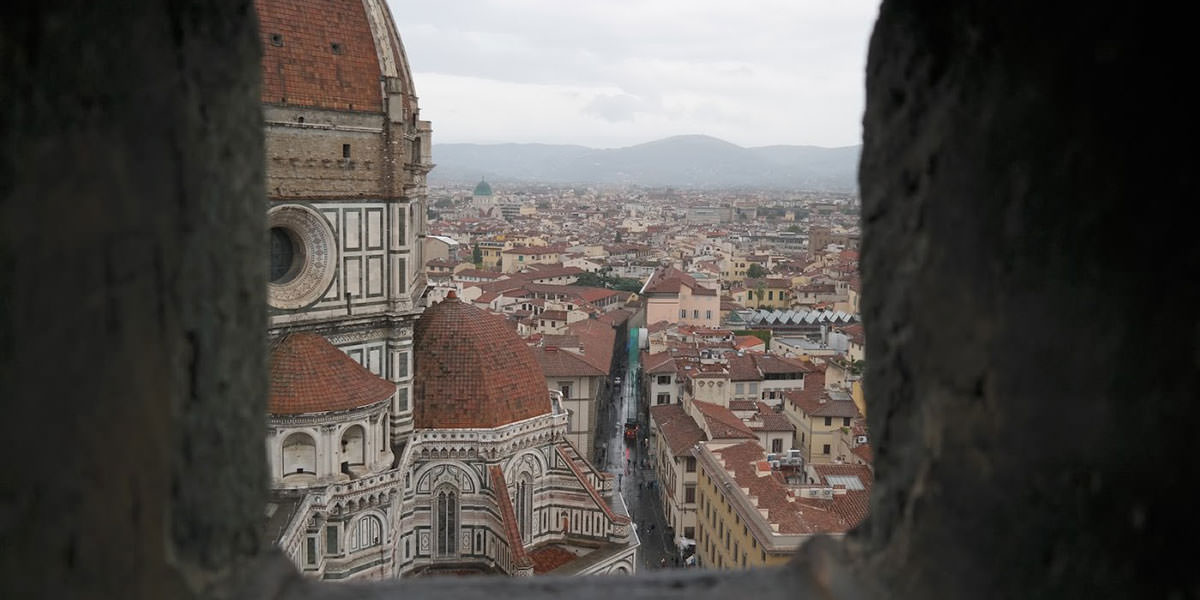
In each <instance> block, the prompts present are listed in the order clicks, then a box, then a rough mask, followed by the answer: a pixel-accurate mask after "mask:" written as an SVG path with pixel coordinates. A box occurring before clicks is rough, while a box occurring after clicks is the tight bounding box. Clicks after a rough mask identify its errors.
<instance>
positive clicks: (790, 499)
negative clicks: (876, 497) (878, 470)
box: [712, 442, 858, 534]
mask: <svg viewBox="0 0 1200 600" xmlns="http://www.w3.org/2000/svg"><path fill="white" fill-rule="evenodd" d="M712 453H713V455H715V456H717V457H719V458H721V459H724V461H725V470H726V471H727V472H729V471H732V472H733V479H734V481H736V482H737V484H738V487H740V488H746V489H749V490H750V496H753V497H754V498H755V499H756V500H757V502H758V508H759V509H765V510H766V511H767V517H766V518H767V521H768V522H769V523H773V524H776V525H778V526H779V533H783V534H818V533H841V532H845V531H848V530H849V529H851V528H853V527H854V526H855V525H857V524H858V522H857V521H855V522H853V523H852V522H851V521H850V520H849V519H847V518H846V517H845V516H844V515H843V514H842V513H841V512H839V511H838V510H837V506H836V500H835V501H833V502H830V501H828V500H810V499H805V498H797V497H795V496H794V495H793V494H792V493H791V490H789V489H788V486H787V484H786V483H784V482H783V481H782V478H781V477H780V476H779V474H778V473H775V472H773V473H770V474H769V475H764V476H761V477H760V476H759V472H758V464H759V463H760V462H761V461H763V460H764V459H765V458H766V454H765V452H764V451H763V449H762V448H761V447H760V446H759V445H758V444H757V443H755V442H743V443H741V444H736V445H733V446H728V447H725V448H718V449H714V450H712Z"/></svg>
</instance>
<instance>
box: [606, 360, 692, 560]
mask: <svg viewBox="0 0 1200 600" xmlns="http://www.w3.org/2000/svg"><path fill="white" fill-rule="evenodd" d="M632 352H637V349H636V347H634V348H633V349H632ZM629 358H630V357H629V356H628V355H626V359H625V360H624V361H623V362H622V365H621V374H620V378H621V381H620V383H619V384H616V389H615V390H614V393H613V394H612V401H611V402H609V403H608V406H607V408H606V410H605V411H603V413H602V415H601V417H600V419H599V420H600V422H601V423H600V426H599V433H600V435H598V436H597V437H598V438H599V439H603V440H604V444H605V448H606V449H607V450H606V452H604V455H603V459H602V463H603V464H601V465H599V466H600V468H603V469H604V470H606V471H608V472H610V473H612V474H613V475H615V476H616V478H617V481H618V483H619V485H620V489H621V493H622V494H623V495H624V496H625V502H626V504H627V505H628V506H629V510H630V516H632V517H633V521H634V524H635V525H636V527H637V532H638V536H639V537H640V538H641V544H642V545H641V548H640V549H639V550H638V569H639V570H650V569H658V568H661V567H660V564H661V563H662V561H663V560H664V559H665V560H666V564H667V566H668V567H674V566H676V564H675V563H676V560H675V557H676V552H675V549H674V541H673V536H672V535H671V534H670V533H669V532H668V531H667V525H666V520H665V518H664V516H663V512H662V505H661V503H660V501H659V497H658V494H659V490H658V484H657V480H656V477H655V473H654V470H653V469H651V468H650V465H651V459H650V456H649V451H648V449H647V448H646V436H647V430H648V428H649V423H648V422H647V416H646V414H645V411H644V410H642V408H643V407H639V406H638V398H639V390H638V380H637V373H636V370H637V365H636V360H629ZM614 383H615V378H614ZM628 419H636V420H637V421H638V437H637V440H636V441H626V440H625V423H626V421H627V420H628Z"/></svg>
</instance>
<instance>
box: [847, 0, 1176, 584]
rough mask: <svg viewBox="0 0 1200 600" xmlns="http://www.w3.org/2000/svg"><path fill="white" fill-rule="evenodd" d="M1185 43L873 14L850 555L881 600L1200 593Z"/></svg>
mask: <svg viewBox="0 0 1200 600" xmlns="http://www.w3.org/2000/svg"><path fill="white" fill-rule="evenodd" d="M1187 33H1188V32H1186V31H1184V26H1183V25H1181V24H1180V21H1178V20H1174V21H1173V20H1172V18H1171V17H1170V16H1168V15H1163V14H1161V13H1160V12H1158V11H1155V10H1153V9H1152V7H1150V6H1148V5H1143V4H1139V3H1132V2H1127V3H1114V4H1112V5H1110V4H1108V3H1105V4H1101V5H1089V6H1088V8H1087V9H1086V10H1080V9H1079V8H1078V7H1076V6H1071V7H1067V6H1065V5H1064V6H1058V5H1053V6H1052V5H1047V4H1045V3H1030V2H1005V3H989V2H966V3H950V4H946V3H934V2H901V1H896V2H885V3H884V4H883V6H882V10H881V15H880V18H879V21H878V23H877V26H876V29H875V33H874V37H873V39H872V42H871V48H870V59H869V64H868V71H867V92H868V97H867V111H866V115H865V117H864V126H865V139H864V149H863V156H862V163H861V172H860V183H861V188H862V192H863V221H864V228H865V229H864V233H863V246H862V252H863V253H862V282H863V288H864V289H863V302H864V304H863V320H864V323H865V325H866V331H867V352H866V354H867V356H868V357H869V359H868V361H867V365H868V367H867V368H868V370H867V375H866V382H867V398H868V399H869V402H870V403H871V409H870V411H869V421H870V426H871V433H872V445H873V446H874V447H875V448H876V450H877V455H876V463H875V465H876V473H877V479H876V483H875V488H874V490H873V492H874V497H873V503H872V509H873V513H872V516H871V518H870V520H869V525H868V527H867V528H866V530H865V531H864V532H862V535H861V536H860V539H859V540H857V541H856V542H855V543H856V544H863V545H864V546H865V548H866V550H867V552H866V553H867V556H868V557H869V564H870V565H871V566H873V567H877V568H879V569H881V571H879V572H880V573H882V575H883V579H884V580H885V581H886V583H887V587H888V589H889V590H890V593H891V594H894V595H896V596H900V597H922V598H930V597H960V598H961V597H980V596H988V597H1048V596H1056V597H1095V596H1097V595H1100V596H1104V597H1170V595H1171V594H1177V595H1193V594H1197V593H1200V588H1197V587H1196V586H1195V575H1194V572H1195V571H1194V568H1193V567H1191V566H1188V565H1185V564H1184V563H1185V562H1187V557H1188V556H1189V553H1186V552H1185V553H1179V552H1177V551H1176V550H1174V549H1173V548H1172V547H1173V546H1175V545H1178V543H1183V544H1184V545H1190V540H1194V539H1195V534H1196V533H1197V532H1196V519H1195V516H1194V514H1193V513H1194V511H1193V510H1192V508H1191V507H1192V506H1193V505H1194V504H1195V496H1194V492H1189V491H1188V489H1189V488H1191V485H1192V484H1193V483H1194V481H1195V480H1196V478H1197V474H1198V473H1197V468H1196V465H1197V462H1196V460H1195V458H1194V449H1193V448H1191V447H1190V446H1191V440H1192V438H1193V437H1194V428H1195V425H1196V423H1197V404H1196V402H1195V399H1196V398H1200V369H1198V367H1200V355H1198V354H1197V341H1198V340H1197V336H1198V335H1200V321H1198V320H1197V312H1196V307H1197V306H1200V296H1198V294H1197V286H1196V283H1195V282H1194V274H1196V273H1200V261H1198V256H1200V255H1198V254H1197V245H1196V242H1195V232H1194V225H1193V224H1192V223H1189V222H1188V221H1187V220H1182V219H1176V218H1174V216H1173V212H1174V211H1173V206H1172V205H1171V204H1169V203H1170V202H1171V201H1172V200H1174V199H1176V198H1184V197H1186V198H1189V199H1190V198H1192V197H1194V195H1195V189H1196V188H1195V183H1196V181H1195V180H1196V169H1195V164H1194V159H1192V158H1191V155H1193V154H1194V153H1193V152H1190V151H1184V150H1181V149H1180V148H1179V146H1180V144H1178V143H1177V142H1176V141H1175V138H1176V136H1179V135H1186V134H1182V132H1180V131H1177V129H1176V128H1177V123H1182V122H1185V121H1190V120H1191V116H1190V113H1191V111H1192V107H1194V106H1195V105H1196V93H1195V92H1194V91H1185V86H1187V85H1189V84H1190V82H1189V81H1186V78H1184V77H1180V75H1181V74H1182V72H1181V71H1176V70H1175V69H1174V68H1173V67H1172V66H1171V65H1172V63H1173V62H1175V61H1179V60H1181V59H1183V57H1185V56H1189V55H1190V54H1191V53H1190V52H1189V51H1188V50H1189V48H1187V47H1186V45H1185V43H1184V41H1183V40H1186V39H1188V38H1189V36H1188V35H1187ZM1192 89H1194V88H1192ZM1184 274H1187V275H1184Z"/></svg>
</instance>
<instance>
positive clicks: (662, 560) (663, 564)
mask: <svg viewBox="0 0 1200 600" xmlns="http://www.w3.org/2000/svg"><path fill="white" fill-rule="evenodd" d="M658 568H660V569H665V568H667V558H666V557H665V556H664V557H663V558H660V559H658Z"/></svg>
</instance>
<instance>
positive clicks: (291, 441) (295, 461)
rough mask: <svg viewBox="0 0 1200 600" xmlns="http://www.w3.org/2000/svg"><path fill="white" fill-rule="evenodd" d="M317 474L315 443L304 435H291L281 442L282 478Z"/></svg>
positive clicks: (308, 436) (310, 437)
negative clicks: (296, 474)
mask: <svg viewBox="0 0 1200 600" xmlns="http://www.w3.org/2000/svg"><path fill="white" fill-rule="evenodd" d="M295 473H308V474H310V475H316V473H317V443H316V442H314V441H313V439H312V436H310V435H308V434H306V433H293V434H292V435H289V436H287V439H285V440H283V476H284V477H287V476H288V475H292V474H295Z"/></svg>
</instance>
